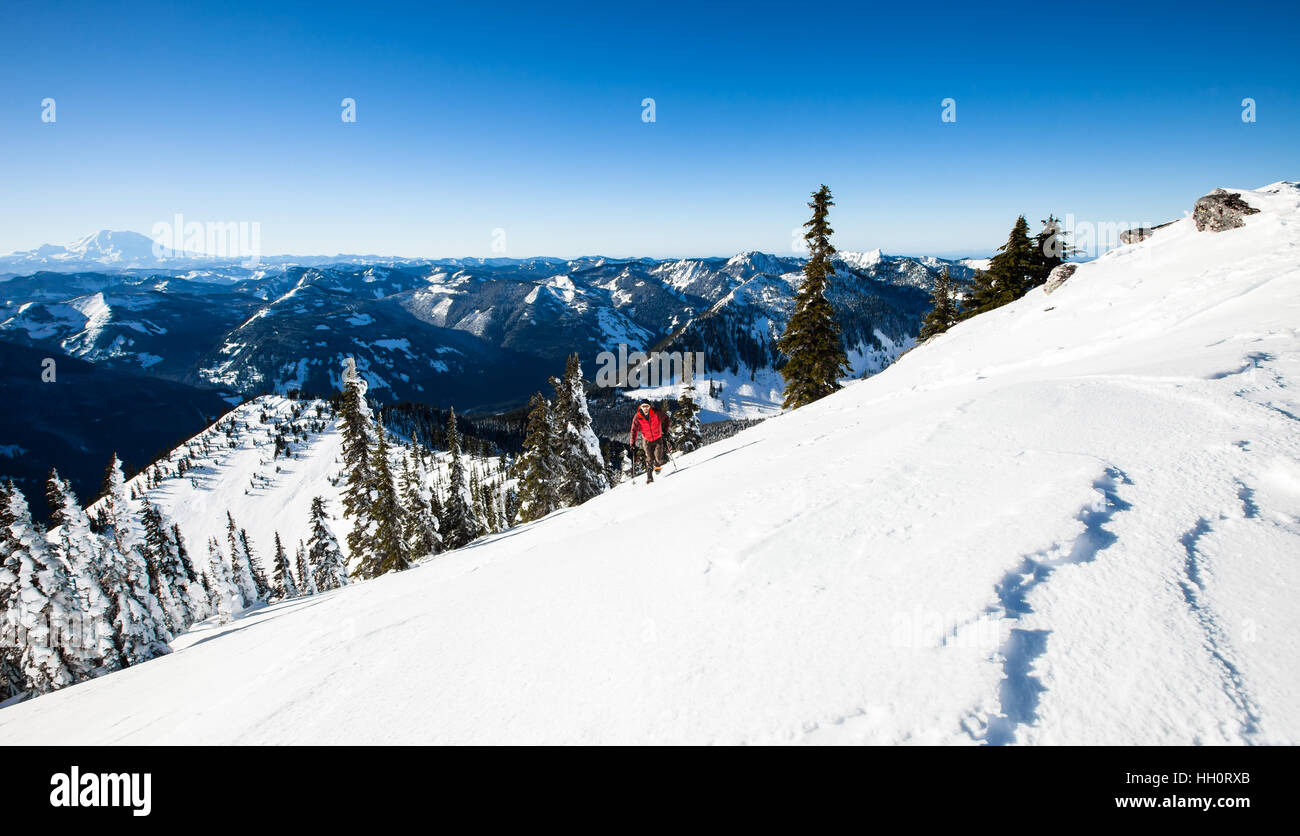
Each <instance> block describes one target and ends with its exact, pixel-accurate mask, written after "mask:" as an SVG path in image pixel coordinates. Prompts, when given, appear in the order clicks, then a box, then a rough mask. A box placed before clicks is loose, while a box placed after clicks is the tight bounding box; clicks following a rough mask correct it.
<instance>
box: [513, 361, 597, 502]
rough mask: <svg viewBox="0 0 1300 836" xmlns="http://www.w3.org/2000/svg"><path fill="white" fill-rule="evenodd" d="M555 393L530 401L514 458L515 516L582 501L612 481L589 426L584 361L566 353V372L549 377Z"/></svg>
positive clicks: (589, 415) (534, 396)
mask: <svg viewBox="0 0 1300 836" xmlns="http://www.w3.org/2000/svg"><path fill="white" fill-rule="evenodd" d="M551 386H552V388H553V389H554V390H555V397H554V399H550V400H548V399H547V398H546V397H545V396H543V395H542V393H541V392H538V393H537V394H535V395H533V397H532V399H531V400H530V401H529V404H528V406H529V409H528V427H527V430H526V433H525V436H524V452H523V454H522V455H520V456H519V458H518V459H517V460H516V462H515V465H514V475H515V477H516V479H517V484H518V488H517V490H518V500H517V509H516V511H515V516H514V521H515V522H521V523H522V522H530V521H532V520H537V519H541V518H542V517H544V516H546V515H547V514H549V513H551V512H552V511H554V510H556V509H558V508H567V507H570V506H573V505H581V504H582V503H584V502H586V501H587V500H589V499H591V498H592V497H594V496H597V495H599V494H601V493H604V492H605V491H607V490H609V487H610V474H609V473H608V472H606V468H605V459H604V456H603V455H602V453H601V450H600V441H599V440H598V439H597V438H596V433H595V432H594V431H593V430H592V428H591V413H590V412H589V411H588V409H587V393H586V389H585V387H584V385H583V379H582V364H581V362H580V361H579V359H578V355H577V354H571V355H569V359H568V362H567V363H566V364H565V368H564V377H553V378H551Z"/></svg>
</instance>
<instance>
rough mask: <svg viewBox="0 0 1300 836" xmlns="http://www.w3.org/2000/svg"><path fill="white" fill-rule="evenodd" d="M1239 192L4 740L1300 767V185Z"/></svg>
mask: <svg viewBox="0 0 1300 836" xmlns="http://www.w3.org/2000/svg"><path fill="white" fill-rule="evenodd" d="M1244 197H1245V199H1246V200H1247V201H1248V202H1249V203H1251V204H1252V205H1254V206H1256V207H1258V208H1260V209H1261V210H1262V211H1261V213H1260V214H1257V215H1252V216H1249V217H1248V218H1247V219H1246V226H1245V227H1244V228H1241V229H1237V230H1233V231H1229V232H1224V233H1219V234H1212V233H1208V232H1206V233H1198V232H1196V231H1195V230H1194V228H1193V227H1192V225H1191V221H1190V220H1183V221H1179V222H1177V223H1175V224H1173V225H1172V226H1169V227H1166V228H1164V229H1161V230H1160V231H1159V232H1157V233H1156V234H1155V235H1154V236H1153V237H1151V238H1150V239H1148V240H1146V241H1143V242H1141V243H1139V244H1135V245H1131V246H1126V247H1121V248H1119V249H1117V250H1114V251H1112V252H1110V253H1108V254H1107V255H1106V256H1104V257H1102V258H1101V259H1098V260H1097V261H1095V262H1092V263H1088V264H1085V265H1082V266H1081V267H1080V268H1079V270H1078V272H1077V273H1076V274H1075V275H1074V276H1073V277H1072V278H1070V279H1069V281H1068V282H1067V283H1066V284H1065V285H1064V286H1063V287H1062V288H1060V289H1059V290H1057V291H1056V292H1054V293H1053V294H1051V295H1050V296H1049V295H1046V294H1045V292H1044V291H1043V290H1042V289H1041V288H1040V289H1037V290H1034V291H1032V292H1030V293H1029V294H1028V295H1027V296H1026V297H1025V298H1023V299H1021V300H1019V301H1018V302H1016V303H1014V304H1012V305H1009V306H1007V307H1005V308H1002V309H999V310H997V311H994V312H992V313H989V314H986V315H983V316H980V317H978V318H976V319H974V320H971V321H968V322H966V323H963V324H961V325H958V326H957V327H956V328H954V329H953V330H952V331H950V332H949V333H947V334H945V335H942V336H940V337H938V338H937V339H935V340H933V341H932V342H930V343H927V344H925V345H922V346H920V347H918V348H916V349H915V350H913V351H911V352H909V353H908V354H906V355H905V356H903V357H902V358H901V359H900V360H899V361H898V362H897V363H895V364H894V365H892V366H891V367H890V368H888V369H886V370H885V371H884V372H882V373H881V374H879V375H877V376H875V377H872V378H869V379H867V380H865V381H861V382H859V383H855V384H852V385H850V386H849V387H848V388H846V390H845V391H843V392H840V393H838V394H836V395H834V396H832V397H829V398H826V399H824V400H822V401H820V402H818V403H815V404H813V405H811V406H808V407H805V408H803V409H800V410H798V411H796V412H794V413H790V414H785V415H781V416H779V417H775V418H772V419H770V420H768V421H766V422H765V423H763V424H761V425H759V426H757V427H754V428H752V429H749V430H747V431H745V432H742V433H740V434H738V435H736V436H734V437H732V438H730V439H727V440H726V441H722V442H718V443H716V444H713V445H710V446H708V447H705V448H703V449H702V450H700V451H698V452H696V453H694V454H691V455H687V456H682V457H681V458H680V459H679V460H678V465H679V467H680V471H679V472H675V473H669V475H668V476H667V477H666V478H663V479H661V480H659V481H657V482H656V483H655V484H654V485H650V486H647V485H645V484H641V483H637V484H624V485H621V486H619V487H617V488H615V489H614V490H612V491H610V492H609V493H606V494H604V495H601V496H599V497H597V498H596V499H594V500H593V501H591V502H589V503H587V504H586V505H583V506H581V507H578V508H574V509H568V510H565V511H560V512H557V513H555V514H553V515H551V516H550V517H547V518H546V519H543V520H540V521H538V522H536V523H533V524H530V525H527V526H524V527H521V528H516V529H513V530H510V531H507V532H505V533H502V534H500V535H496V536H494V537H490V538H485V539H483V540H480V541H478V542H476V543H474V544H473V545H471V546H469V547H467V548H465V549H462V550H460V551H457V552H454V553H451V554H447V555H444V556H440V557H437V558H434V559H432V560H429V561H428V562H426V563H425V564H423V565H421V566H419V567H418V568H415V569H413V570H411V571H409V572H405V573H399V574H395V575H388V576H385V577H382V578H380V579H378V580H375V581H370V582H366V583H360V584H355V585H353V586H350V587H347V588H344V589H341V590H337V591H335V592H331V593H328V594H324V595H319V596H315V597H312V598H304V599H298V600H294V601H290V602H286V603H282V604H277V605H273V606H270V607H267V608H264V609H260V610H256V611H253V612H251V613H249V614H248V615H246V616H245V617H243V618H242V619H238V620H236V621H234V622H232V623H230V624H228V625H226V626H224V627H217V626H213V625H211V624H206V623H205V624H204V625H201V626H200V627H199V628H198V629H196V630H195V631H192V632H191V633H189V634H187V635H186V636H183V637H181V638H180V639H178V640H177V641H176V643H175V647H176V648H177V651H176V652H175V653H173V654H171V655H169V656H166V657H163V658H160V659H157V660H155V661H151V662H148V663H146V664H143V665H140V666H138V667H133V668H130V669H127V670H125V671H122V672H119V673H115V674H111V675H109V676H106V677H104V678H101V679H98V680H95V681H92V682H88V683H85V684H81V685H77V686H74V687H72V688H68V689H66V690H63V691H59V692H56V693H53V694H50V695H47V696H43V697H39V698H37V699H35V700H32V701H29V702H26V703H22V704H19V705H16V706H13V707H10V708H7V709H5V710H3V711H0V743H4V744H29V743H77V744H90V743H239V744H266V743H299V744H306V743H506V742H509V743H721V744H734V743H751V744H765V743H831V744H843V743H952V744H977V743H1020V744H1023V743H1049V744H1065V743H1072V744H1079V743H1082V744H1187V743H1204V744H1243V743H1271V744H1284V743H1285V744H1294V743H1297V742H1300V605H1297V603H1296V601H1297V595H1298V594H1300V559H1298V558H1300V423H1298V422H1300V191H1297V188H1296V187H1295V186H1294V185H1288V184H1279V185H1276V186H1273V187H1267V188H1265V189H1262V190H1259V191H1254V192H1245V193H1244ZM321 450H322V455H323V456H332V454H331V453H330V450H332V447H330V446H329V445H328V444H324V445H322V448H321ZM302 466H303V467H304V469H305V470H311V469H312V468H311V466H310V465H308V464H305V463H304V465H302ZM325 470H327V468H324V467H322V468H321V473H324V472H325ZM671 470H672V466H671V465H670V466H669V471H671ZM666 472H667V471H666ZM307 495H308V496H309V493H308V494H307ZM300 501H305V500H300ZM186 502H187V503H188V502H190V500H188V499H187V500H186ZM172 510H173V511H175V512H176V513H177V514H178V515H182V516H180V520H181V525H182V527H185V525H186V521H185V518H184V516H183V510H182V509H181V508H173V509H172ZM202 513H205V514H206V513H208V512H206V511H204V512H202ZM245 513H246V514H247V515H250V516H251V515H252V510H251V508H250V509H249V510H247V511H245ZM290 515H291V516H293V515H296V516H302V513H301V509H299V508H295V509H291V514H290ZM237 518H238V516H237ZM282 533H284V534H285V536H286V537H287V538H288V539H290V540H296V539H297V538H298V536H300V535H299V534H298V533H296V532H282ZM190 546H191V550H192V551H194V552H196V553H198V552H200V551H201V543H197V542H191V544H190Z"/></svg>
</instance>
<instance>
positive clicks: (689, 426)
mask: <svg viewBox="0 0 1300 836" xmlns="http://www.w3.org/2000/svg"><path fill="white" fill-rule="evenodd" d="M668 428H669V431H670V433H671V434H672V437H673V447H675V448H676V449H678V450H680V451H681V452H683V453H689V452H691V451H692V450H698V449H699V448H700V445H701V444H703V443H704V440H703V439H702V438H701V437H700V408H699V407H698V406H697V405H696V404H695V387H694V386H688V387H686V388H685V389H683V390H682V393H681V395H680V396H678V398H677V409H676V410H674V411H673V420H672V423H670V424H669V425H668Z"/></svg>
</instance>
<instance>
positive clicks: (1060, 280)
mask: <svg viewBox="0 0 1300 836" xmlns="http://www.w3.org/2000/svg"><path fill="white" fill-rule="evenodd" d="M1078 269H1079V265H1077V264H1073V263H1067V264H1058V265H1056V266H1055V267H1053V268H1052V272H1050V273H1048V274H1047V284H1046V286H1045V287H1044V288H1043V292H1044V293H1051V292H1052V291H1054V290H1056V289H1057V288H1059V287H1060V286H1061V285H1063V284H1065V282H1066V280H1067V279H1069V278H1070V277H1071V276H1073V275H1074V273H1075V271H1076V270H1078Z"/></svg>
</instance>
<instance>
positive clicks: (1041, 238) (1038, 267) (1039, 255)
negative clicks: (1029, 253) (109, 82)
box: [1029, 215, 1078, 287]
mask: <svg viewBox="0 0 1300 836" xmlns="http://www.w3.org/2000/svg"><path fill="white" fill-rule="evenodd" d="M1039 223H1041V224H1042V225H1043V228H1042V229H1041V230H1040V231H1039V233H1038V234H1037V235H1035V236H1034V250H1033V257H1032V259H1031V263H1032V265H1033V267H1032V269H1031V270H1030V275H1029V286H1030V287H1038V286H1039V285H1044V284H1047V277H1048V275H1049V274H1050V273H1051V272H1052V270H1053V269H1055V268H1056V267H1059V266H1060V265H1062V264H1064V263H1065V260H1066V259H1067V258H1069V257H1071V256H1073V255H1077V254H1078V250H1077V249H1075V248H1074V247H1073V246H1072V245H1071V244H1070V243H1069V242H1068V241H1067V240H1066V233H1065V231H1064V230H1062V229H1061V219H1060V218H1058V217H1056V216H1055V215H1048V216H1047V220H1045V221H1040V222H1039Z"/></svg>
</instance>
